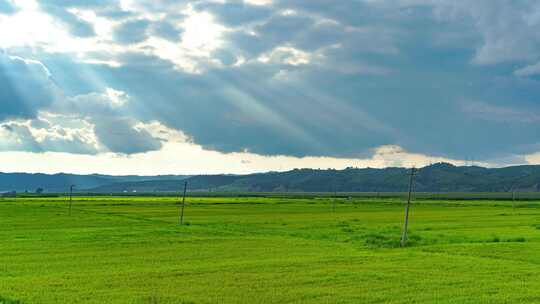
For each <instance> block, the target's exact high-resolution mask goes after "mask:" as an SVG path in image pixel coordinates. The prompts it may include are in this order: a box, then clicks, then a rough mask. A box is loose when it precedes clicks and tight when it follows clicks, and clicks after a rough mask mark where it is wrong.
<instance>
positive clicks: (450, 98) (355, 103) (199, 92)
mask: <svg viewBox="0 0 540 304" xmlns="http://www.w3.org/2000/svg"><path fill="white" fill-rule="evenodd" d="M40 4H41V2H40ZM42 5H43V7H46V5H49V6H52V7H56V8H59V7H62V9H61V10H60V12H55V11H54V10H51V11H48V12H46V13H47V15H46V16H42V15H41V14H43V13H42V12H41V13H39V12H35V11H32V10H31V9H25V8H23V9H21V12H19V13H17V14H15V15H14V16H18V17H16V18H15V17H13V18H11V17H9V16H0V29H1V28H2V27H3V26H4V25H5V24H8V25H12V24H24V22H23V21H25V20H30V19H32V18H30V17H29V16H31V17H36V16H37V17H40V18H37V17H36V18H35V19H36V20H48V19H47V18H49V17H50V18H51V20H55V21H57V22H52V24H53V25H54V27H53V28H48V27H46V25H47V22H45V21H40V23H39V25H41V26H39V27H40V28H41V27H43V28H44V29H43V32H47V33H48V32H51V33H54V34H53V35H44V34H43V36H40V35H33V34H34V31H35V30H36V29H35V28H32V31H30V30H29V31H24V32H25V33H26V32H28V33H31V34H32V35H24V36H25V37H30V38H28V39H24V41H19V40H18V39H15V38H17V37H11V38H12V39H13V41H11V40H9V39H8V38H9V37H8V36H7V34H8V33H5V32H2V33H3V34H6V35H2V36H1V37H0V45H2V46H4V47H6V48H8V51H9V52H10V54H17V55H20V56H21V57H23V58H35V59H37V60H39V63H38V62H37V61H25V60H24V59H20V60H18V61H17V60H15V59H13V58H11V57H9V56H7V55H6V56H4V59H3V61H2V67H4V66H9V69H7V68H3V69H7V70H11V71H12V72H11V74H9V77H7V76H5V75H7V74H5V73H4V72H2V73H3V74H0V77H3V78H2V79H3V80H5V81H2V83H3V84H0V86H3V87H2V89H3V90H2V91H0V96H2V101H4V100H24V103H22V102H15V101H13V102H9V101H8V103H7V105H8V106H7V107H3V108H2V109H0V113H1V114H0V120H4V121H6V120H10V121H11V120H14V119H27V120H31V125H30V126H29V127H28V128H30V129H29V130H30V133H31V134H33V135H36V134H37V133H36V131H35V129H39V128H37V125H42V124H44V123H43V122H40V121H37V120H39V119H40V118H39V115H38V114H39V113H41V112H48V113H53V114H55V115H60V116H62V117H75V118H77V119H80V120H81V121H84V122H85V123H87V124H88V125H91V126H92V127H91V129H92V132H91V133H92V134H93V135H92V136H94V137H95V143H94V145H96V148H95V149H96V151H98V152H96V153H106V152H117V153H124V154H133V153H145V152H148V151H156V150H159V149H163V148H164V147H165V146H166V144H167V142H168V139H162V138H160V137H156V134H154V133H152V132H150V131H149V130H148V129H147V128H145V127H141V124H142V125H147V124H148V123H149V122H157V123H159V124H160V125H162V126H163V127H165V128H168V129H171V130H175V131H177V132H181V133H182V134H185V136H186V137H187V138H189V139H190V140H191V141H193V143H194V144H196V145H199V146H200V147H201V148H203V149H207V150H215V151H218V152H221V153H243V152H244V151H249V152H251V153H254V154H258V155H288V156H294V157H300V158H301V157H310V156H317V157H342V158H357V157H363V158H365V157H369V156H370V155H373V154H374V153H375V152H374V151H377V150H376V149H378V148H379V147H388V146H399V147H401V148H402V149H404V150H405V151H409V153H413V154H418V155H433V156H439V157H444V158H448V159H463V158H467V157H474V158H476V159H495V158H497V159H505V157H506V156H507V155H516V154H523V155H524V154H530V153H533V152H535V150H534V149H536V148H537V147H536V146H535V143H536V142H538V135H537V134H539V133H538V132H539V131H540V130H539V129H538V123H537V122H538V121H537V114H535V113H539V112H538V111H537V109H538V108H537V106H536V105H537V103H538V98H540V86H539V82H538V79H537V78H536V77H531V76H535V75H536V74H537V72H536V70H537V67H536V65H537V64H538V61H539V60H540V58H539V55H538V54H540V37H539V36H538V33H537V32H538V31H537V30H536V28H537V27H538V23H539V22H540V18H539V16H540V6H539V5H538V4H537V1H527V0H523V1H504V0H493V1H484V0H479V1H464V0H463V1H461V0H459V1H442V0H438V1H432V0H397V1H389V0H378V1H335V2H333V3H332V5H329V3H328V1H326V0H312V1H300V0H287V1H281V0H274V1H270V2H264V1H263V2H261V3H257V4H254V3H252V2H250V1H205V0H201V1H197V2H193V1H146V0H145V1H122V2H121V3H120V4H118V3H116V4H115V3H114V2H109V1H98V0H95V1H59V0H57V1H44V2H43V4H42ZM62 5H65V7H64V6H62ZM62 14H66V15H62ZM21 16H23V17H24V16H26V17H25V18H22V17H21ZM41 17H43V18H41ZM69 18H75V20H71V21H69V20H68V19H69ZM66 20H68V21H66ZM78 21H82V22H83V23H81V24H79V23H77V22H78ZM84 22H86V23H87V25H90V27H91V28H92V29H93V30H94V33H91V31H87V32H86V34H87V35H85V34H84V27H85V25H84ZM57 24H60V25H61V26H57ZM70 24H71V25H70ZM74 25H75V26H76V27H77V26H81V27H80V29H81V32H79V33H77V31H74V29H73V26H74ZM51 29H53V30H51ZM88 29H89V28H87V30H88ZM34 36H39V37H42V38H43V37H44V38H43V39H41V38H40V39H37V40H36V39H34V40H32V39H33V38H31V37H34ZM6 37H8V38H6ZM58 37H60V38H58ZM21 63H24V64H22V65H21ZM40 63H41V64H40ZM16 66H17V67H18V70H17V68H16ZM45 66H47V69H45V68H44V67H45ZM516 67H523V68H520V69H517V70H516ZM29 70H35V71H34V72H29ZM47 70H48V71H49V72H47ZM2 71H3V70H2ZM36 71H37V72H36ZM39 71H41V72H39ZM48 73H49V74H50V75H49V74H48ZM33 74H36V75H41V76H40V77H38V78H36V76H31V75H33ZM25 75H26V76H25ZM516 76H517V77H516ZM8 79H9V81H8ZM53 80H54V81H53ZM27 86H30V87H32V88H33V89H32V90H26V89H25V88H26V87H27ZM58 91H60V93H59V92H58ZM6 92H7V93H6ZM9 92H11V93H9ZM14 92H16V93H14ZM30 92H32V93H31V94H30ZM2 94H3V95H2ZM8 94H9V96H8ZM14 98H18V99H14ZM479 101H481V102H479ZM49 123H50V124H51V125H50V126H45V127H42V128H41V129H46V130H50V129H51V128H53V129H54V128H58V129H68V127H67V126H65V125H62V124H61V123H58V122H54V123H53V122H51V121H49ZM20 132H21V134H22V133H23V132H24V130H23V129H21V130H20ZM48 132H49V131H48ZM55 132H56V131H54V132H52V131H50V132H49V133H51V134H52V133H55ZM58 132H59V131H58ZM122 134H123V135H122ZM49 137H51V136H49ZM501 137H504V138H505V139H506V140H505V142H504V143H503V142H501V141H500V138H501ZM51 138H52V137H51ZM128 139H130V140H128ZM441 139H443V140H441ZM38 142H39V141H38ZM43 143H44V141H42V142H41V144H42V145H43ZM28 146H31V141H29V144H28ZM58 146H61V145H58ZM149 153H151V152H149ZM216 153H217V152H216Z"/></svg>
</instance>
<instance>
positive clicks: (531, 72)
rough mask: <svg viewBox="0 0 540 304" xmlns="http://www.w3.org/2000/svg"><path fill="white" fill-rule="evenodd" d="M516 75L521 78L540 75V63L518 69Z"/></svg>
mask: <svg viewBox="0 0 540 304" xmlns="http://www.w3.org/2000/svg"><path fill="white" fill-rule="evenodd" d="M514 74H515V75H516V76H521V77H528V76H536V75H540V62H538V63H535V64H531V65H528V66H526V67H523V68H521V69H518V70H516V71H515V72H514Z"/></svg>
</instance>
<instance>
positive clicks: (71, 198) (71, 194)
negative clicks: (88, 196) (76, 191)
mask: <svg viewBox="0 0 540 304" xmlns="http://www.w3.org/2000/svg"><path fill="white" fill-rule="evenodd" d="M73 188H75V185H71V186H69V216H71V205H72V204H73Z"/></svg>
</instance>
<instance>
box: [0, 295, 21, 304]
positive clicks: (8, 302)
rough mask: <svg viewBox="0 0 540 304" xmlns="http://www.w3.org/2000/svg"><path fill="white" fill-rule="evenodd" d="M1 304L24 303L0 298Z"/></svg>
mask: <svg viewBox="0 0 540 304" xmlns="http://www.w3.org/2000/svg"><path fill="white" fill-rule="evenodd" d="M0 304H22V302H21V301H19V300H13V299H9V298H5V297H2V296H0Z"/></svg>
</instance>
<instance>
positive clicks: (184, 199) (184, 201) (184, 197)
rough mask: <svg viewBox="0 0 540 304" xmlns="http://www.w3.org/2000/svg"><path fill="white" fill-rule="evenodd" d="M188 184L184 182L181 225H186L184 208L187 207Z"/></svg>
mask: <svg viewBox="0 0 540 304" xmlns="http://www.w3.org/2000/svg"><path fill="white" fill-rule="evenodd" d="M186 191H187V182H184V195H183V196H182V208H181V209H180V225H183V224H184V207H185V206H186Z"/></svg>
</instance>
